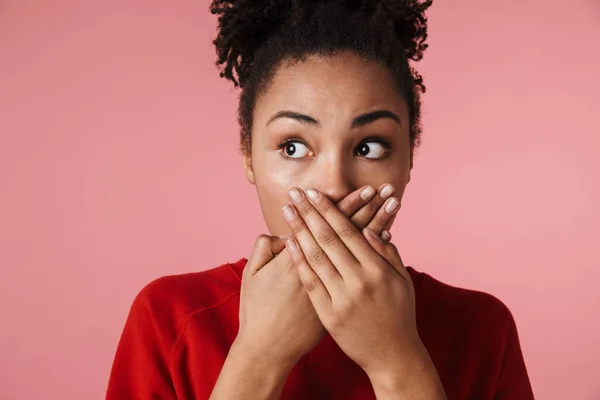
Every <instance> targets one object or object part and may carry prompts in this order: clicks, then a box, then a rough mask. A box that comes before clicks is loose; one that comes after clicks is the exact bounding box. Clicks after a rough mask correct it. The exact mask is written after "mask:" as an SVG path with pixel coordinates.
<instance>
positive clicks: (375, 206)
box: [367, 200, 380, 213]
mask: <svg viewBox="0 0 600 400" xmlns="http://www.w3.org/2000/svg"><path fill="white" fill-rule="evenodd" d="M367 204H368V206H369V209H370V210H371V212H373V213H376V212H377V211H379V207H380V205H379V204H377V203H376V202H375V200H371V201H370V202H368V203H367Z"/></svg>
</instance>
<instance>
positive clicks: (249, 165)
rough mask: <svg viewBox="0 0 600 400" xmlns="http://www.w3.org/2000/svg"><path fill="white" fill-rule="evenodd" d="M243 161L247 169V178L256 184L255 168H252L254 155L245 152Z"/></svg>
mask: <svg viewBox="0 0 600 400" xmlns="http://www.w3.org/2000/svg"><path fill="white" fill-rule="evenodd" d="M242 161H243V163H244V170H245V171H246V179H248V182H250V183H251V184H253V185H254V184H255V183H256V180H255V179H254V170H253V169H252V156H250V154H244V155H243V156H242Z"/></svg>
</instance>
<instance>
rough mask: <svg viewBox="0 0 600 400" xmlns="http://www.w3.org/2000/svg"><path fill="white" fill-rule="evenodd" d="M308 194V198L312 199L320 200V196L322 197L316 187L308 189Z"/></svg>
mask: <svg viewBox="0 0 600 400" xmlns="http://www.w3.org/2000/svg"><path fill="white" fill-rule="evenodd" d="M306 196H308V198H309V199H311V200H312V201H317V200H319V197H321V195H320V194H319V192H317V191H316V190H314V189H308V190H307V191H306Z"/></svg>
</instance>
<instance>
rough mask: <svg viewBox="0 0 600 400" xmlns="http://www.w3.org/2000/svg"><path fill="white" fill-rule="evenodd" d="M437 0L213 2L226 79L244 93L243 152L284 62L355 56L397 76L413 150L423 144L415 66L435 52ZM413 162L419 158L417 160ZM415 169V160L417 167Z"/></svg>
mask: <svg viewBox="0 0 600 400" xmlns="http://www.w3.org/2000/svg"><path fill="white" fill-rule="evenodd" d="M431 3H432V0H213V1H212V4H211V6H210V11H211V13H213V14H215V15H218V34H217V37H216V39H215V40H214V41H213V44H214V45H215V48H216V52H217V61H216V64H217V67H219V69H220V71H221V77H224V78H226V79H229V80H231V81H232V82H233V84H234V85H235V86H236V87H240V88H241V94H240V103H239V110H238V120H239V124H240V127H241V136H240V146H241V150H242V152H244V154H249V152H250V148H251V141H252V140H251V139H252V115H253V110H254V105H255V103H256V99H257V97H258V96H260V95H261V94H262V93H263V92H264V90H266V88H267V87H268V85H269V83H270V81H271V79H272V78H273V76H274V74H275V72H276V69H277V67H278V66H279V65H280V64H281V63H282V61H284V60H285V61H287V60H290V61H301V60H303V59H305V58H306V57H307V56H310V55H332V54H335V53H336V52H341V51H345V50H346V51H347V50H349V51H353V52H355V53H356V54H358V55H359V56H361V57H363V58H364V59H366V60H369V61H374V62H379V63H382V64H383V65H384V66H386V67H387V68H389V70H390V71H391V72H392V74H393V76H394V79H395V81H396V83H397V87H398V90H399V91H400V93H401V94H402V96H403V97H404V99H405V100H406V102H407V104H408V107H409V115H410V144H411V149H414V148H415V147H418V146H419V144H420V138H421V93H424V92H425V86H424V84H423V78H422V77H421V75H420V74H419V73H418V72H417V71H416V70H415V69H414V68H413V67H412V66H411V65H410V61H411V60H412V61H415V62H416V61H420V60H421V59H422V57H423V52H424V51H425V49H426V48H427V44H426V43H425V41H426V39H427V17H426V15H425V12H426V10H427V9H428V8H429V7H430V6H431ZM411 159H412V157H411ZM411 165H412V161H411Z"/></svg>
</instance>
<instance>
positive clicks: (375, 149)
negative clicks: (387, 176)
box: [356, 141, 388, 159]
mask: <svg viewBox="0 0 600 400" xmlns="http://www.w3.org/2000/svg"><path fill="white" fill-rule="evenodd" d="M387 151H388V146H387V145H385V144H384V143H381V142H378V141H370V142H364V143H363V144H361V145H360V146H358V149H357V150H356V152H357V154H358V155H359V156H361V157H366V158H370V159H378V158H382V157H384V156H385V155H386V154H387Z"/></svg>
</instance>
